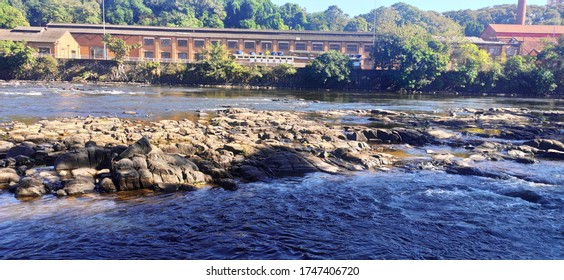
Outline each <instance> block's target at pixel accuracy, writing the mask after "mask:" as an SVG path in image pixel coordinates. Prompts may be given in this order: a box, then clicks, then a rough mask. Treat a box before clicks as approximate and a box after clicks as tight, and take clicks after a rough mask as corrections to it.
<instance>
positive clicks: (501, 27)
mask: <svg viewBox="0 0 564 280" xmlns="http://www.w3.org/2000/svg"><path fill="white" fill-rule="evenodd" d="M489 27H491V28H492V29H493V30H494V31H495V32H497V33H527V34H541V35H542V34H564V25H518V24H490V25H489Z"/></svg>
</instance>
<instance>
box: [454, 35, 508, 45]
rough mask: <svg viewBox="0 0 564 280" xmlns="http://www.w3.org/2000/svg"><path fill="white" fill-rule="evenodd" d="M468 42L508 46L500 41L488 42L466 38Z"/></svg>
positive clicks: (476, 38) (475, 38)
mask: <svg viewBox="0 0 564 280" xmlns="http://www.w3.org/2000/svg"><path fill="white" fill-rule="evenodd" d="M464 39H466V40H467V41H469V42H470V43H472V44H476V45H507V43H505V42H500V41H486V40H484V39H482V38H480V37H464Z"/></svg>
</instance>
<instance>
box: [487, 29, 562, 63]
mask: <svg viewBox="0 0 564 280" xmlns="http://www.w3.org/2000/svg"><path fill="white" fill-rule="evenodd" d="M563 34H564V26H562V25H517V24H490V25H488V26H487V27H486V29H485V30H484V32H482V35H481V36H480V37H481V38H482V39H484V40H487V41H499V42H504V43H508V44H509V45H514V46H515V47H516V49H509V50H508V51H507V53H508V54H510V53H511V54H513V53H514V52H517V53H516V54H519V55H536V54H538V53H539V52H540V51H542V50H543V49H544V45H545V43H546V42H557V41H558V38H560V37H561V36H562V35H563ZM517 46H518V47H517Z"/></svg>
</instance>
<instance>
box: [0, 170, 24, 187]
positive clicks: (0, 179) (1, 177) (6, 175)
mask: <svg viewBox="0 0 564 280" xmlns="http://www.w3.org/2000/svg"><path fill="white" fill-rule="evenodd" d="M19 181H20V176H19V175H18V173H16V170H14V169H12V168H1V169H0V189H7V188H9V187H10V186H11V185H13V184H15V183H17V182H19Z"/></svg>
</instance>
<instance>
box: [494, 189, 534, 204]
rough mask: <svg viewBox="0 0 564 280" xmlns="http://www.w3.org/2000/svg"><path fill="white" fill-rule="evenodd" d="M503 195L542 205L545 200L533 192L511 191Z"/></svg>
mask: <svg viewBox="0 0 564 280" xmlns="http://www.w3.org/2000/svg"><path fill="white" fill-rule="evenodd" d="M503 195H506V196H509V197H515V198H520V199H523V200H525V201H528V202H531V203H540V202H541V201H542V200H543V197H542V196H541V195H539V194H538V193H536V192H534V191H531V190H521V191H511V192H507V193H504V194H503Z"/></svg>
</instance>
